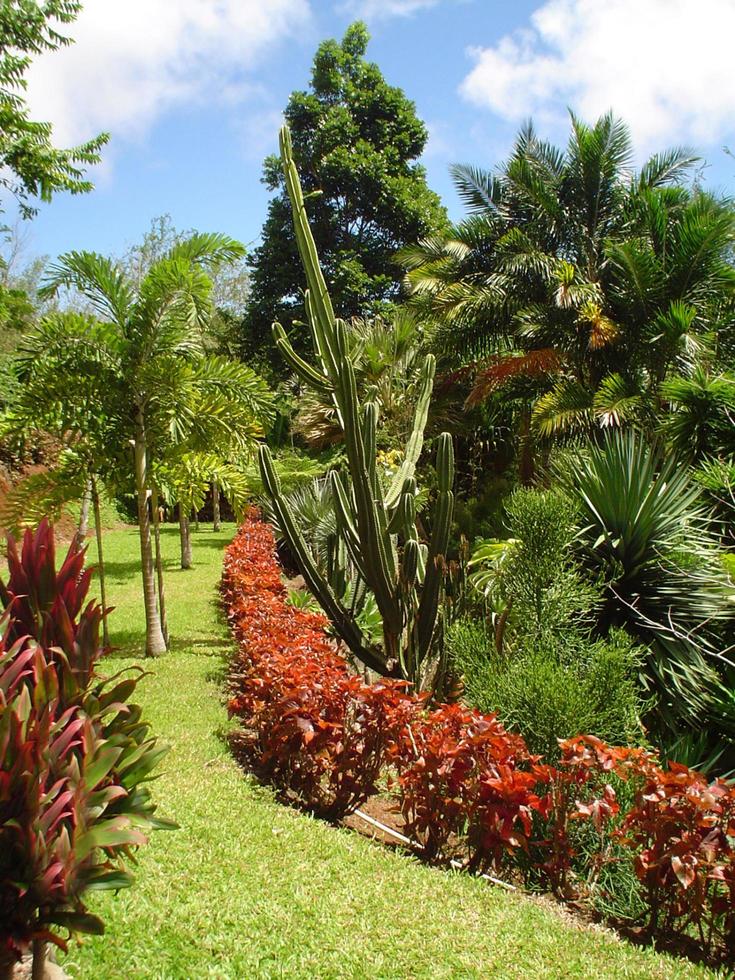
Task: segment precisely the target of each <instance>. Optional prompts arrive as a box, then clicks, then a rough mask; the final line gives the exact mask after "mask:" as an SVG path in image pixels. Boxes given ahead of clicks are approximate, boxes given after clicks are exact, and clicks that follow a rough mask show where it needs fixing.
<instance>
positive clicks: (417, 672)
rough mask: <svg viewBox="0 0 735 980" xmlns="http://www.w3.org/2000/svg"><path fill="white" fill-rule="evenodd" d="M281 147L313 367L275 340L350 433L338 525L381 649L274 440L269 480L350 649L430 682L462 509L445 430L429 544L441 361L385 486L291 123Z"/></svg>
mask: <svg viewBox="0 0 735 980" xmlns="http://www.w3.org/2000/svg"><path fill="white" fill-rule="evenodd" d="M280 146H281V158H282V162H283V169H284V173H285V177H286V187H287V189H288V195H289V198H290V200H291V207H292V211H293V219H294V227H295V232H296V242H297V245H298V249H299V253H300V255H301V259H302V262H303V265H304V270H305V272H306V280H307V290H306V292H305V296H304V303H305V307H306V314H307V320H308V324H309V329H310V331H311V337H312V342H313V347H314V354H315V365H311V364H309V363H307V362H306V361H304V360H303V358H301V357H299V356H298V354H296V352H295V351H294V350H293V348H292V347H291V345H290V343H289V342H288V339H287V337H286V332H285V330H284V329H283V327H282V326H281V325H280V324H279V323H275V324H274V325H273V332H274V337H275V342H276V345H277V347H278V349H279V351H280V352H281V354H282V355H283V357H284V358H285V360H286V361H287V362H288V364H289V365H290V367H291V368H292V369H293V371H294V372H295V373H296V374H297V375H298V376H299V377H300V378H301V379H302V381H303V382H304V383H305V384H306V385H307V386H309V387H311V388H313V389H314V390H315V391H316V392H318V393H319V395H321V396H322V397H326V398H329V399H330V400H331V402H332V404H333V405H334V408H335V411H336V414H337V420H338V423H339V425H340V427H341V429H342V432H343V434H344V443H345V451H346V455H347V462H348V467H349V473H350V482H349V485H345V483H344V482H343V480H342V478H341V477H340V475H339V474H338V473H337V472H333V473H332V474H331V476H330V479H331V482H332V490H333V494H334V504H335V511H336V514H337V524H338V528H339V533H340V535H341V536H342V539H343V540H344V543H345V546H346V549H347V552H348V553H349V555H350V557H351V559H352V561H353V563H354V565H355V567H356V569H357V570H358V572H359V574H360V576H361V577H362V578H363V579H364V581H365V583H366V584H367V586H368V588H370V589H371V591H372V592H373V594H374V596H375V601H376V604H377V606H378V610H379V611H380V615H381V617H382V621H383V646H382V649H376V648H375V647H372V646H370V645H369V644H368V643H367V642H366V640H365V637H364V636H363V635H362V632H361V630H360V628H359V626H358V625H357V623H356V622H355V619H354V617H353V616H352V615H351V613H350V612H349V610H347V609H346V608H345V607H344V606H343V605H342V603H341V602H340V599H339V598H338V597H337V596H336V595H335V594H334V592H333V591H332V589H331V588H330V586H329V583H328V582H327V580H326V578H325V577H324V576H323V575H322V574H321V572H320V571H319V569H318V568H317V566H316V564H315V562H314V560H313V558H312V556H311V552H310V550H309V547H308V545H307V543H306V542H305V541H304V539H303V536H302V535H301V533H300V531H299V529H298V527H297V524H296V522H295V520H294V518H293V514H292V513H291V511H290V507H289V504H288V501H287V499H286V498H285V497H284V495H283V494H282V493H281V489H280V486H279V481H278V478H277V475H276V472H275V468H274V466H273V460H272V458H271V455H270V452H269V450H268V448H267V446H263V447H261V450H260V469H261V475H262V478H263V484H264V486H265V488H266V491H267V493H268V495H269V497H270V498H271V500H272V502H273V508H274V510H275V512H276V514H277V516H278V520H279V523H280V526H281V529H282V531H283V533H284V535H285V537H286V539H287V541H288V544H289V546H290V548H291V551H292V552H293V555H294V557H295V559H296V562H297V563H298V565H299V567H300V569H301V573H302V574H303V576H304V579H305V580H306V582H307V584H308V585H309V587H310V588H311V590H312V591H313V593H314V595H315V596H316V598H317V599H318V601H319V603H320V604H321V606H322V608H323V609H324V611H325V612H326V614H327V615H328V616H329V617H330V619H331V620H332V622H333V624H334V626H335V629H336V630H337V632H338V633H339V635H340V636H341V638H342V639H343V640H344V642H345V643H346V644H347V646H348V647H349V648H350V650H351V651H352V652H353V653H354V654H355V656H356V657H357V658H358V659H360V660H361V661H362V662H363V663H364V664H366V665H367V666H368V667H370V668H371V669H373V670H376V671H378V672H379V673H381V674H389V675H396V676H404V677H406V678H408V679H409V680H411V681H414V682H416V683H418V684H422V685H423V684H424V683H425V682H426V681H427V680H429V674H430V672H431V671H430V669H429V668H430V666H431V665H432V663H433V662H434V660H435V658H434V657H433V655H432V654H433V651H432V644H433V642H434V641H435V639H436V635H437V623H438V616H439V609H440V606H441V598H442V583H443V577H444V566H445V553H446V549H447V545H448V541H449V530H450V525H451V521H452V512H453V508H454V494H453V492H452V485H453V481H454V458H453V449H452V440H451V438H450V436H449V435H448V434H447V433H443V434H442V435H441V436H440V437H439V440H438V442H439V445H438V451H437V473H438V482H439V494H438V499H437V502H436V507H435V510H434V514H433V522H432V523H433V527H432V534H431V539H430V541H429V543H428V545H427V544H425V543H424V542H422V541H421V540H420V536H419V533H418V529H417V525H416V496H417V492H418V491H417V487H416V480H415V470H416V464H417V462H418V459H419V456H420V454H421V449H422V446H423V440H424V429H425V427H426V420H427V416H428V412H429V401H430V399H431V392H432V387H433V383H434V371H435V361H434V358H433V356H432V355H427V357H426V359H425V361H424V363H423V366H422V369H421V374H420V378H419V385H418V399H417V405H416V411H415V417H414V420H413V427H412V431H411V434H410V436H409V439H408V442H407V444H406V449H405V453H404V457H403V462H402V464H401V466H400V468H399V470H398V471H397V473H396V474H395V475H394V476H393V478H392V480H391V481H390V485H389V486H387V487H384V486H383V482H382V480H381V478H380V475H379V474H378V471H377V466H376V434H377V427H378V420H379V406H378V403H377V400H376V395H375V393H374V392H373V391H368V393H367V396H366V397H365V399H364V400H363V402H362V404H361V402H360V398H359V396H358V391H357V383H356V380H355V371H354V366H353V363H352V360H351V359H350V356H349V353H348V343H347V328H346V325H345V323H344V321H342V320H339V319H337V317H335V315H334V309H333V307H332V302H331V299H330V297H329V292H328V290H327V285H326V282H325V281H324V276H323V275H322V271H321V267H320V265H319V257H318V255H317V251H316V246H315V244H314V239H313V236H312V234H311V229H310V227H309V222H308V218H307V215H306V208H305V206H304V196H303V193H302V190H301V184H300V182H299V176H298V173H297V170H296V166H295V164H294V160H293V152H292V148H291V137H290V134H289V131H288V128H287V127H286V126H284V127H283V129H282V130H281V134H280Z"/></svg>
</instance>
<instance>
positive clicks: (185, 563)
mask: <svg viewBox="0 0 735 980" xmlns="http://www.w3.org/2000/svg"><path fill="white" fill-rule="evenodd" d="M186 511H187V509H186V507H184V505H183V504H182V503H181V501H179V539H180V541H181V567H182V568H191V567H192V560H191V528H190V527H189V515H188V514H187V512H186Z"/></svg>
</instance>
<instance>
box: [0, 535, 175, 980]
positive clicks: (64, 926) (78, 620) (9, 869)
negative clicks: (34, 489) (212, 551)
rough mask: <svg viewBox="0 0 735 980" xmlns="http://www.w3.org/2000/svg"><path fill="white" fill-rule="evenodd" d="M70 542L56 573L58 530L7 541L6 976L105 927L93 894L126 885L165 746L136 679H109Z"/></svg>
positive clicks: (78, 557)
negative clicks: (101, 670)
mask: <svg viewBox="0 0 735 980" xmlns="http://www.w3.org/2000/svg"><path fill="white" fill-rule="evenodd" d="M83 563H84V555H83V553H82V552H78V551H76V550H74V549H73V548H72V549H71V550H70V552H69V555H68V556H67V559H66V561H65V562H64V563H63V564H62V567H61V569H60V570H59V572H58V573H57V571H56V568H55V556H54V540H53V531H52V529H51V527H50V526H49V525H48V523H46V522H44V523H43V524H42V525H41V526H40V527H39V529H38V530H37V532H36V533H35V534H34V533H32V532H31V531H28V532H26V536H25V540H24V542H23V548H22V551H21V553H20V554H19V553H18V552H17V549H16V548H15V545H14V544H13V543H12V542H11V544H10V548H9V570H10V577H9V580H8V582H7V584H5V585H3V586H2V587H1V588H0V597H1V598H2V600H3V603H4V604H5V607H6V608H5V613H4V617H3V620H2V626H3V636H2V641H1V642H0V976H2V975H10V974H11V972H12V967H13V963H14V962H15V961H16V960H17V959H18V958H19V957H20V956H21V955H22V954H23V952H24V951H25V950H26V949H27V948H28V946H29V945H30V944H33V945H34V951H35V954H34V955H35V958H36V964H35V967H34V968H35V969H37V970H38V971H39V975H40V973H41V971H42V960H43V956H44V954H45V946H46V943H47V942H49V941H50V942H53V943H55V944H56V945H58V946H61V947H62V948H65V946H66V941H65V936H66V935H68V934H70V933H74V932H101V931H102V930H103V924H102V922H101V921H100V920H99V919H98V918H97V917H96V916H93V915H90V914H89V913H88V912H87V910H86V908H85V905H84V901H83V898H84V895H85V893H86V892H87V891H88V890H89V889H90V888H95V889H100V888H112V889H118V888H121V887H124V886H126V885H128V884H130V883H131V881H132V878H131V876H130V875H129V874H128V872H127V871H126V870H125V867H124V864H123V859H124V858H125V857H126V856H131V855H132V849H133V848H135V847H137V846H138V845H140V844H142V843H144V842H145V840H146V836H145V834H146V832H147V831H148V830H150V829H152V828H154V827H161V826H170V824H167V823H166V822H165V821H162V820H159V819H157V818H156V817H155V816H154V811H155V806H154V804H153V802H152V800H151V797H150V793H149V790H148V786H147V785H146V783H145V781H146V778H147V777H148V776H149V775H150V773H151V771H152V769H153V768H154V766H155V765H156V763H157V762H158V760H159V759H160V757H161V755H162V754H163V752H164V751H165V749H163V748H161V747H159V746H157V745H156V743H155V739H154V738H152V737H151V736H150V735H149V731H148V725H147V724H146V723H145V722H143V721H142V719H141V709H140V707H139V706H137V705H134V704H130V703H129V699H130V697H131V695H132V694H133V693H134V690H135V686H136V684H137V682H138V679H139V677H140V672H139V673H138V674H137V676H125V677H122V676H117V677H113V678H110V679H104V678H102V677H100V676H99V675H98V674H97V665H98V661H99V659H100V656H101V654H102V647H101V644H100V641H99V625H100V620H101V610H100V608H99V606H98V605H97V604H96V603H93V602H91V603H87V604H86V606H85V599H86V595H87V591H88V588H89V581H90V574H89V572H84V571H83Z"/></svg>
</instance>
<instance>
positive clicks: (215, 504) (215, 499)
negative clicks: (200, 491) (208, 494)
mask: <svg viewBox="0 0 735 980" xmlns="http://www.w3.org/2000/svg"><path fill="white" fill-rule="evenodd" d="M219 529H220V517H219V483H218V481H217V479H216V477H215V479H214V480H212V530H213V531H215V532H216V531H219Z"/></svg>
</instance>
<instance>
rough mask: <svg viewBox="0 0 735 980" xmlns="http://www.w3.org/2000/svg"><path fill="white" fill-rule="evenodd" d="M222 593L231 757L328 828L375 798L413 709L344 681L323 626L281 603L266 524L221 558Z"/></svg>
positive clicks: (404, 700)
mask: <svg viewBox="0 0 735 980" xmlns="http://www.w3.org/2000/svg"><path fill="white" fill-rule="evenodd" d="M223 590H224V594H225V600H226V603H227V607H228V615H229V618H230V621H231V623H232V625H233V627H234V630H235V634H236V636H237V637H238V640H239V642H240V650H239V654H238V655H237V656H236V657H235V659H234V660H233V662H232V664H231V666H230V671H229V690H230V701H229V710H230V713H231V714H232V715H236V716H237V717H238V718H239V719H240V722H241V729H240V731H239V732H238V733H237V734H236V736H235V737H234V739H233V744H234V746H235V747H236V750H237V752H238V754H240V755H241V756H243V757H244V758H245V759H246V760H247V761H248V762H249V764H250V765H251V767H252V768H253V769H254V770H255V771H256V772H257V773H258V774H259V775H260V776H261V777H262V778H265V779H268V780H269V781H270V782H271V783H273V785H274V786H276V787H277V788H278V789H279V790H280V792H281V794H282V795H283V796H284V797H285V798H286V799H289V800H292V801H294V802H298V803H299V804H300V805H301V806H303V807H304V808H305V809H307V810H309V811H310V812H313V813H315V814H316V815H318V816H320V817H324V818H326V819H330V820H334V819H337V818H338V817H342V816H344V815H345V814H347V813H349V812H350V811H352V810H354V809H355V807H357V806H359V805H360V804H362V803H363V802H364V801H365V800H366V799H367V798H368V797H369V796H370V795H372V794H373V793H374V792H375V791H376V781H377V779H378V777H379V775H380V773H381V770H382V768H383V765H384V762H385V754H386V751H387V748H388V745H389V744H390V743H391V740H392V738H393V732H394V730H395V728H396V726H397V725H399V724H400V723H401V721H402V719H403V718H404V716H406V715H407V714H408V713H410V712H411V711H413V710H415V705H414V703H413V702H412V701H411V699H409V698H408V697H407V696H406V694H405V685H404V684H402V683H399V682H395V681H383V682H382V683H381V684H377V685H370V684H366V683H364V682H363V681H362V680H361V679H360V678H359V677H357V676H356V675H354V674H351V673H350V672H349V671H348V669H347V664H346V662H345V661H344V659H343V658H342V657H341V656H340V655H338V654H337V653H336V651H335V649H334V647H333V645H332V643H331V642H330V640H328V638H327V636H326V634H325V632H324V626H325V624H326V620H325V619H324V617H323V616H321V615H316V614H314V613H311V612H309V611H307V610H306V609H304V608H299V607H296V606H294V605H293V604H290V603H289V602H288V597H287V594H286V590H285V588H284V586H283V585H282V584H281V581H280V576H279V573H278V566H277V564H276V562H275V557H274V540H273V533H272V531H271V529H270V527H269V526H268V525H267V524H262V523H257V522H255V521H253V520H251V521H249V522H248V523H246V525H245V526H244V528H243V530H242V531H241V532H240V534H239V535H238V536H237V538H236V539H235V541H234V542H233V544H232V545H231V546H230V548H229V549H228V554H227V558H226V561H225V571H224V578H223Z"/></svg>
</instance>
